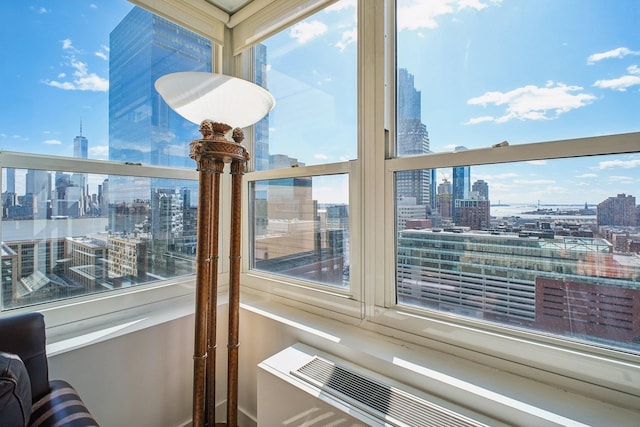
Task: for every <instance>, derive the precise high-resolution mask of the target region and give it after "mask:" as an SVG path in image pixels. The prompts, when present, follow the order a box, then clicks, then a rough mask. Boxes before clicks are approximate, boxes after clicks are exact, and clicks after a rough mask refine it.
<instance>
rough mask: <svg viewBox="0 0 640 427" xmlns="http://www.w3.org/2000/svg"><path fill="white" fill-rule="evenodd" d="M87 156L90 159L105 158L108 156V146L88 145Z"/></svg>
mask: <svg viewBox="0 0 640 427" xmlns="http://www.w3.org/2000/svg"><path fill="white" fill-rule="evenodd" d="M88 151H89V157H91V158H92V159H99V160H106V159H108V158H109V146H108V145H98V146H97V147H89V150H88Z"/></svg>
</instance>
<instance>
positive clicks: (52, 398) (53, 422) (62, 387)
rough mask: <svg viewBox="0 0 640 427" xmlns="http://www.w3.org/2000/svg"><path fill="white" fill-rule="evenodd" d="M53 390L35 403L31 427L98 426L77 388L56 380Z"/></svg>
mask: <svg viewBox="0 0 640 427" xmlns="http://www.w3.org/2000/svg"><path fill="white" fill-rule="evenodd" d="M50 389H51V392H50V393H49V394H46V395H45V396H44V397H43V398H42V399H40V400H38V401H37V402H35V403H34V404H33V407H32V409H31V421H30V424H29V427H51V426H60V425H64V426H68V427H97V426H98V423H97V422H96V420H95V419H94V418H93V416H92V415H91V413H89V410H88V409H87V407H86V406H85V404H84V402H83V401H82V399H80V396H79V395H78V393H77V392H76V390H75V389H74V388H73V387H72V386H71V385H70V384H69V383H68V382H66V381H63V380H54V381H51V383H50Z"/></svg>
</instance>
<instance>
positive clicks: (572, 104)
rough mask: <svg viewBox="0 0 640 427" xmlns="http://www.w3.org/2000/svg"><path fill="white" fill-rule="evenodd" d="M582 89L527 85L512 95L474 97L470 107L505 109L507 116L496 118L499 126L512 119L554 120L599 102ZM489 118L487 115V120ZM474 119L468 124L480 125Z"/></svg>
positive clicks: (469, 102)
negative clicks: (499, 107)
mask: <svg viewBox="0 0 640 427" xmlns="http://www.w3.org/2000/svg"><path fill="white" fill-rule="evenodd" d="M582 90H583V88H582V87H580V86H567V85H565V84H563V83H555V82H552V81H549V82H547V84H546V85H545V86H544V87H538V86H536V85H527V86H523V87H519V88H516V89H513V90H511V91H508V92H497V91H493V92H486V93H485V94H484V95H481V96H478V97H475V98H471V99H469V100H468V101H467V104H469V105H481V106H483V107H486V106H487V105H489V104H493V105H495V106H505V107H506V110H505V114H503V115H502V116H500V117H497V118H495V119H494V121H495V122H496V123H504V122H507V121H509V120H513V119H518V120H551V119H555V118H557V117H558V116H559V115H560V114H563V113H566V112H569V111H571V110H574V109H576V108H582V107H584V106H586V105H589V104H590V103H591V102H592V101H593V100H595V99H596V97H595V96H594V95H591V94H588V93H584V92H582ZM487 117H489V116H483V117H482V120H483V121H487V120H486V118H487ZM478 119H479V118H472V119H470V120H469V122H468V123H473V122H474V121H475V122H477V120H478Z"/></svg>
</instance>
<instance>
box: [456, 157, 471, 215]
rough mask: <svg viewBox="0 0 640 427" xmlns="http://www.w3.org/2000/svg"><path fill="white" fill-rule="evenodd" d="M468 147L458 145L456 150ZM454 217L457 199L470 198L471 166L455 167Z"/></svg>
mask: <svg viewBox="0 0 640 427" xmlns="http://www.w3.org/2000/svg"><path fill="white" fill-rule="evenodd" d="M466 149H467V147H462V146H458V147H456V148H455V150H454V151H462V150H466ZM452 178H453V191H452V199H453V200H452V201H453V217H454V218H455V216H456V200H466V199H468V198H469V191H470V190H471V168H470V167H469V166H457V167H455V168H453V177H452Z"/></svg>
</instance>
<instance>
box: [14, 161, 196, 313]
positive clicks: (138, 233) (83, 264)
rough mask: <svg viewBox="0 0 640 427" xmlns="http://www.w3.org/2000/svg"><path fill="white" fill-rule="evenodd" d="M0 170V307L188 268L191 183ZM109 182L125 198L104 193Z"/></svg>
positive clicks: (183, 272)
mask: <svg viewBox="0 0 640 427" xmlns="http://www.w3.org/2000/svg"><path fill="white" fill-rule="evenodd" d="M2 174H3V183H5V184H4V185H5V188H3V190H4V191H3V193H2V196H3V197H2V271H1V274H2V309H8V308H15V307H21V306H25V305H30V304H36V303H42V302H48V301H54V300H59V299H64V298H69V297H74V296H78V295H85V294H92V293H97V292H103V291H108V290H112V289H117V288H122V287H129V286H136V285H139V284H143V283H149V282H152V281H156V280H162V279H168V278H172V277H176V276H181V275H187V274H193V273H194V272H195V268H194V254H195V244H196V227H195V225H196V209H197V206H196V203H197V197H196V194H197V183H196V182H194V181H184V180H174V179H157V178H154V179H151V178H140V177H123V176H105V175H97V174H82V173H67V172H63V171H47V170H36V169H29V170H24V169H13V168H3V169H2ZM114 181H119V182H120V183H121V184H123V185H124V184H125V183H126V185H127V187H128V191H127V193H126V196H124V197H123V196H122V195H118V194H117V193H116V194H114V193H113V192H111V191H110V185H111V184H112V183H113V182H114Z"/></svg>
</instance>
